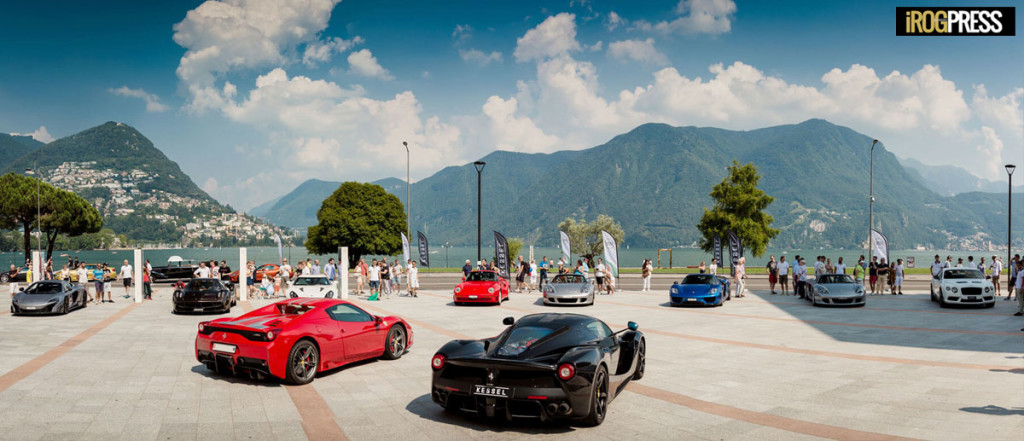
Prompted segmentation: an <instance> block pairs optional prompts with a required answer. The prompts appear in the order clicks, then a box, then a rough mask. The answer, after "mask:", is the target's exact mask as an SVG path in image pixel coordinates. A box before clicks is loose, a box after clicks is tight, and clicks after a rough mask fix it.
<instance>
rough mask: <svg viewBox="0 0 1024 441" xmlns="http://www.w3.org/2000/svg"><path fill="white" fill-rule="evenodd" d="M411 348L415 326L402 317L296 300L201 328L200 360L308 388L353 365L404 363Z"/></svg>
mask: <svg viewBox="0 0 1024 441" xmlns="http://www.w3.org/2000/svg"><path fill="white" fill-rule="evenodd" d="M410 346H412V327H410V326H409V323H407V322H405V321H404V320H402V319H401V318H399V317H394V316H389V317H379V316H375V315H373V314H370V313H368V312H366V311H364V310H363V309H362V308H359V307H358V306H356V305H354V304H352V303H349V302H346V301H344V300H336V299H322V298H295V299H289V300H284V301H281V302H277V303H274V304H271V305H267V306H264V307H262V308H260V309H257V310H254V311H251V312H249V313H247V314H244V315H241V316H239V317H225V318H219V319H216V320H212V321H205V322H202V323H200V324H199V333H198V334H197V335H196V359H198V360H199V362H201V363H203V364H204V365H206V367H207V368H209V369H210V370H213V371H215V372H218V373H224V374H235V375H248V376H250V377H251V378H256V379H263V378H265V377H267V376H272V377H276V378H279V379H283V380H286V381H288V382H290V383H294V384H306V383H309V382H311V381H313V378H314V377H315V376H316V373H317V372H324V371H327V370H330V369H334V368H337V367H340V366H343V365H346V364H349V363H354V362H357V361H361V360H366V359H370V358H378V357H381V358H385V359H388V360H395V359H398V358H400V357H401V356H402V354H404V353H405V351H406V350H407V349H408V348H409V347H410Z"/></svg>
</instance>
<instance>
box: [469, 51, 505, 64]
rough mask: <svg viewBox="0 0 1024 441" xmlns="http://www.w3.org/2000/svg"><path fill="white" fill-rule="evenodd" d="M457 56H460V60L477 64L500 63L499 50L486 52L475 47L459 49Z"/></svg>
mask: <svg viewBox="0 0 1024 441" xmlns="http://www.w3.org/2000/svg"><path fill="white" fill-rule="evenodd" d="M459 58H462V61H465V62H467V63H474V64H479V65H480V66H486V65H488V64H491V63H500V62H501V61H502V56H501V52H498V51H494V52H491V53H489V54H488V53H486V52H483V51H480V50H476V49H459Z"/></svg>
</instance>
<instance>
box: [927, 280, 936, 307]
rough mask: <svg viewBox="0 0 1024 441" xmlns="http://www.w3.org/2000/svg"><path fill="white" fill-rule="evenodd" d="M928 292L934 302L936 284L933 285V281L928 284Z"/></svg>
mask: <svg viewBox="0 0 1024 441" xmlns="http://www.w3.org/2000/svg"><path fill="white" fill-rule="evenodd" d="M928 294H929V298H930V299H931V301H933V302H934V301H935V285H932V284H931V283H929V284H928Z"/></svg>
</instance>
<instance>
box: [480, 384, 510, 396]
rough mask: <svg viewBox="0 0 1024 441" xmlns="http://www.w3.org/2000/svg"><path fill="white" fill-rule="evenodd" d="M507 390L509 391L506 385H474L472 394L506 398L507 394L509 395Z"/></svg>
mask: <svg viewBox="0 0 1024 441" xmlns="http://www.w3.org/2000/svg"><path fill="white" fill-rule="evenodd" d="M508 391H509V388H507V387H499V386H474V387H473V394H474V395H483V396H487V397H498V398H508V396H509V393H508Z"/></svg>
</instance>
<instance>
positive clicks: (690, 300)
mask: <svg viewBox="0 0 1024 441" xmlns="http://www.w3.org/2000/svg"><path fill="white" fill-rule="evenodd" d="M686 301H687V302H696V301H697V299H686Z"/></svg>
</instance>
